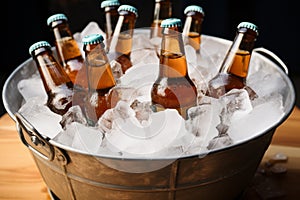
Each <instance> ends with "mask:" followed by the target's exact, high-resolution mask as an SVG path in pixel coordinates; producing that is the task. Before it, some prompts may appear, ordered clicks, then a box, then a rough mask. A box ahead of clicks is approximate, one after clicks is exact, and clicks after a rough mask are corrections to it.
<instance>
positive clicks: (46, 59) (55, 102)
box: [29, 41, 73, 115]
mask: <svg viewBox="0 0 300 200" xmlns="http://www.w3.org/2000/svg"><path fill="white" fill-rule="evenodd" d="M29 53H30V55H31V56H32V58H33V60H34V61H35V63H36V66H37V69H38V72H39V74H40V76H41V79H42V82H43V85H44V88H45V91H46V93H47V95H48V100H47V106H48V107H49V108H50V110H52V111H53V112H55V113H57V114H59V115H64V114H65V113H66V112H67V111H68V109H69V108H70V107H71V106H72V95H73V83H72V81H71V80H70V78H69V76H68V75H67V74H66V72H65V71H64V69H63V68H62V66H61V65H60V64H59V63H58V62H57V60H56V59H55V57H54V56H53V54H52V51H51V46H50V44H49V43H48V42H46V41H40V42H36V43H34V44H33V45H31V46H30V48H29Z"/></svg>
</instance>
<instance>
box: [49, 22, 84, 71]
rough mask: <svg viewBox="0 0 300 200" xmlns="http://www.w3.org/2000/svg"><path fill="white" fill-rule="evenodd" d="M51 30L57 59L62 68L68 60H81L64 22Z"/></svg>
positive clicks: (75, 43) (77, 47)
mask: <svg viewBox="0 0 300 200" xmlns="http://www.w3.org/2000/svg"><path fill="white" fill-rule="evenodd" d="M52 30H53V33H54V37H55V46H56V50H57V52H58V58H59V60H60V62H61V63H62V65H63V66H66V65H67V62H68V61H69V60H72V59H75V58H82V55H81V52H80V48H79V46H78V44H77V42H76V41H75V39H74V37H73V35H72V32H71V30H70V28H69V25H68V24H67V22H66V21H65V22H64V23H60V24H58V25H57V26H54V27H53V28H52Z"/></svg>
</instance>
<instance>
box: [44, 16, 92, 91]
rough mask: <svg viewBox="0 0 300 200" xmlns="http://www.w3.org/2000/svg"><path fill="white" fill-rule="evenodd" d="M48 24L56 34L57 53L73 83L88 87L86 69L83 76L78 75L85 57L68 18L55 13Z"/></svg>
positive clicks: (82, 73) (48, 20)
mask: <svg viewBox="0 0 300 200" xmlns="http://www.w3.org/2000/svg"><path fill="white" fill-rule="evenodd" d="M47 24H48V26H49V27H50V29H51V31H52V32H53V34H54V38H55V46H56V51H57V55H58V58H59V61H60V63H61V65H62V66H63V67H64V69H65V71H66V72H67V74H68V76H69V77H70V79H71V81H72V82H73V83H76V85H78V86H81V87H82V88H87V82H86V79H84V76H85V74H84V73H85V70H82V72H81V75H80V76H82V77H77V73H78V71H79V70H81V68H82V66H83V65H84V64H83V63H84V59H83V57H82V55H81V52H80V48H79V46H78V44H77V42H76V40H75V39H74V37H73V34H72V32H71V30H70V27H69V23H68V19H67V17H66V16H65V15H64V14H60V13H59V14H54V15H52V16H50V17H49V18H48V19H47Z"/></svg>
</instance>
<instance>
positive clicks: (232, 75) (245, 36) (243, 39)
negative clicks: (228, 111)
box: [207, 22, 258, 99]
mask: <svg viewBox="0 0 300 200" xmlns="http://www.w3.org/2000/svg"><path fill="white" fill-rule="evenodd" d="M257 36H258V29H257V26H256V25H254V24H252V23H249V22H241V23H240V24H239V25H238V26H237V32H236V36H235V39H234V41H233V43H232V45H231V47H230V48H229V50H228V52H227V54H226V57H225V59H224V60H223V63H222V65H221V68H220V70H219V73H218V74H217V75H216V76H215V77H214V78H213V79H212V80H210V81H209V83H208V90H207V95H208V96H211V97H214V98H219V97H220V96H222V95H224V94H225V93H226V92H228V91H230V90H232V89H234V88H236V89H242V88H245V89H246V90H247V91H248V93H249V96H250V98H251V99H254V98H256V93H255V91H253V90H252V89H251V88H250V87H248V86H247V85H246V78H247V75H248V69H249V63H250V58H251V54H252V50H253V48H254V44H255V41H256V38H257Z"/></svg>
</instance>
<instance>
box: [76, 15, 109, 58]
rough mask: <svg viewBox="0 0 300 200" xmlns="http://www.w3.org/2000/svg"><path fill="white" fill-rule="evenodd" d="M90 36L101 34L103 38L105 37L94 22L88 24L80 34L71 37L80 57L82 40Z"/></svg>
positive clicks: (82, 52)
mask: <svg viewBox="0 0 300 200" xmlns="http://www.w3.org/2000/svg"><path fill="white" fill-rule="evenodd" d="M90 34H101V35H102V36H103V38H105V37H106V34H105V32H103V31H102V29H101V28H100V27H99V25H98V23H97V22H95V21H91V22H89V23H88V24H87V25H86V26H85V28H84V29H83V30H82V31H81V32H80V33H75V34H73V37H74V39H75V40H76V42H77V43H78V46H79V49H80V50H81V54H82V55H84V51H83V43H82V39H83V38H84V37H85V36H86V35H90Z"/></svg>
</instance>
